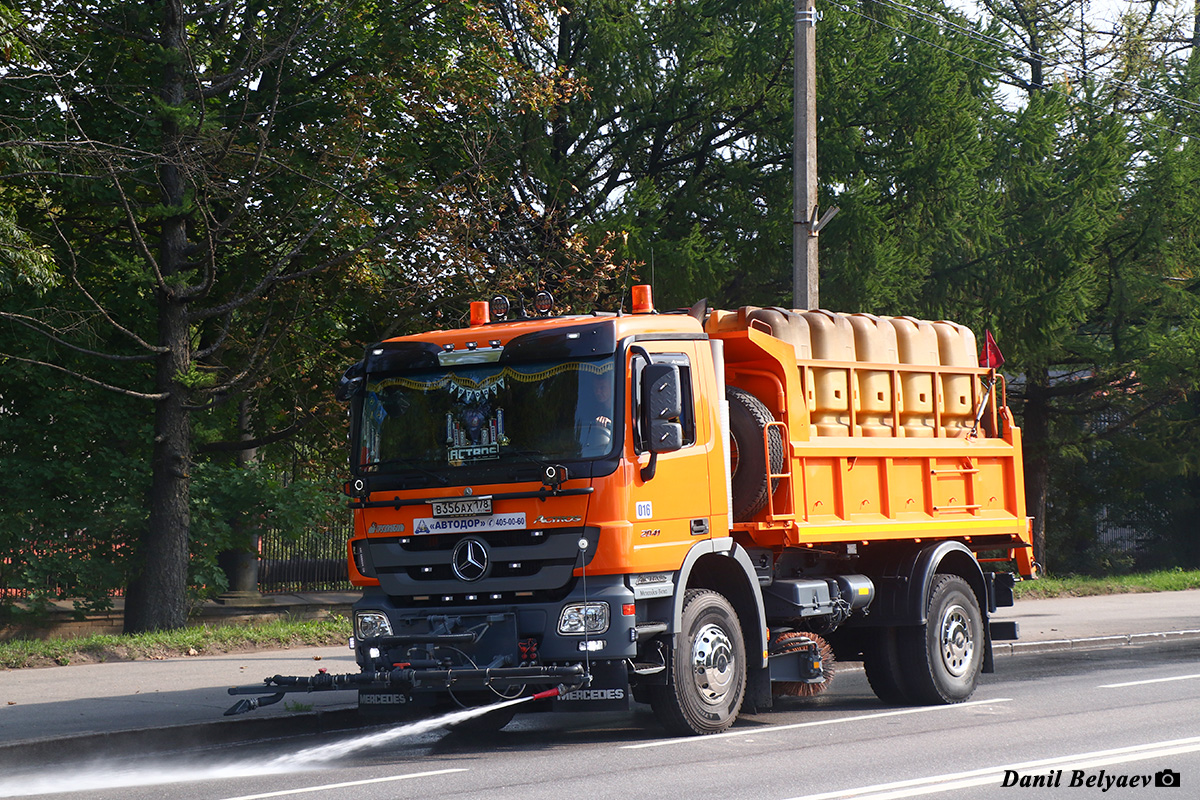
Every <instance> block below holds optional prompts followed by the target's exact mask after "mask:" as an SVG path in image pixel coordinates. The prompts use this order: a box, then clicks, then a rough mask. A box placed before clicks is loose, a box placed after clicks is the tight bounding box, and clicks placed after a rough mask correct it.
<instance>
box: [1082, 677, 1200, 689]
mask: <svg viewBox="0 0 1200 800" xmlns="http://www.w3.org/2000/svg"><path fill="white" fill-rule="evenodd" d="M1197 678H1200V675H1176V676H1175V677H1174V678H1153V679H1150V680H1144V681H1129V682H1128V683H1106V684H1104V685H1102V686H1101V687H1100V688H1101V689H1124V688H1125V687H1126V686H1145V685H1147V684H1150V683H1171V682H1172V681H1194V680H1196V679H1197Z"/></svg>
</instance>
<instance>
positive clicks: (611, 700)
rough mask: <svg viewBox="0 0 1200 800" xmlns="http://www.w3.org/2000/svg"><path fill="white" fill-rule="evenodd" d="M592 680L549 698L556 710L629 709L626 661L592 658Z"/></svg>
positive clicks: (629, 697)
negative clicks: (598, 660)
mask: <svg viewBox="0 0 1200 800" xmlns="http://www.w3.org/2000/svg"><path fill="white" fill-rule="evenodd" d="M590 670H591V675H592V682H591V683H590V684H589V685H588V686H586V687H584V688H580V689H575V690H573V691H569V692H567V693H566V694H564V695H561V696H560V697H558V698H556V699H554V700H552V701H550V702H552V703H553V704H554V705H553V709H554V710H555V711H628V710H629V709H630V708H632V707H633V706H632V702H631V701H632V696H631V693H630V691H629V670H628V668H627V667H626V665H625V662H624V661H601V662H596V661H593V662H592V663H591V665H590Z"/></svg>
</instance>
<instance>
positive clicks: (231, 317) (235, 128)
mask: <svg viewBox="0 0 1200 800" xmlns="http://www.w3.org/2000/svg"><path fill="white" fill-rule="evenodd" d="M489 10H490V9H489V8H487V7H476V6H467V5H463V4H442V5H438V6H427V5H425V4H401V5H394V4H381V3H375V2H371V0H345V2H336V3H327V2H300V3H293V4H286V5H285V6H283V7H279V6H273V5H271V4H268V3H265V2H261V0H238V2H231V3H220V4H204V3H191V2H188V3H185V2H183V0H155V1H153V2H132V1H130V2H118V3H93V2H66V1H65V0H40V1H39V2H31V3H28V4H27V6H26V9H25V11H26V21H27V23H28V24H27V27H26V28H25V29H24V31H23V33H22V35H23V36H24V37H25V39H24V41H27V43H28V48H29V52H30V58H29V60H28V63H26V64H24V65H23V66H20V67H19V68H14V69H12V70H10V71H9V72H7V73H6V74H5V75H4V81H3V85H2V87H0V93H2V94H0V103H2V110H0V118H2V119H3V120H4V123H5V126H6V133H7V135H6V136H5V139H6V140H8V141H9V142H10V145H9V147H8V150H7V152H8V153H9V154H10V159H9V161H8V162H7V163H6V167H7V168H8V170H7V171H8V174H7V175H6V180H5V185H6V186H12V187H14V188H13V189H11V190H6V191H7V192H8V194H7V196H6V198H5V199H6V201H7V202H9V203H11V207H12V208H13V209H14V210H15V213H14V215H13V218H14V220H15V221H16V224H18V225H19V226H20V227H21V228H22V229H23V230H25V231H35V230H36V231H38V232H39V237H40V238H39V239H38V241H37V242H36V245H37V246H38V247H44V246H49V247H51V248H52V249H53V250H54V252H55V257H56V262H57V264H58V265H59V272H60V273H61V274H62V276H63V277H62V284H63V285H62V286H61V287H59V289H57V290H54V291H53V292H51V293H49V294H47V297H46V301H45V303H43V304H40V305H35V304H32V303H30V302H29V296H28V294H27V293H24V294H21V295H20V296H17V295H13V296H11V297H10V298H7V299H5V301H4V306H3V309H2V310H0V318H2V319H4V320H5V321H6V324H7V326H8V331H7V334H8V335H6V337H5V347H4V355H3V357H2V361H0V363H2V365H3V366H2V368H3V369H4V370H5V372H6V374H7V375H15V374H16V371H17V370H22V369H24V368H25V367H27V366H42V367H45V368H49V369H52V370H56V371H58V372H60V373H61V372H68V373H70V375H72V376H73V378H72V380H73V381H82V382H84V383H88V384H90V385H92V386H99V387H103V388H107V389H109V390H112V391H114V392H117V393H120V394H121V395H122V396H124V397H126V398H129V399H133V400H140V401H142V402H143V403H145V404H146V406H145V407H146V408H147V409H151V408H152V409H153V413H152V420H153V421H152V425H151V428H152V433H151V435H150V437H149V438H150V449H151V453H150V469H149V475H150V479H149V480H150V483H149V487H148V491H147V495H146V500H145V507H146V509H147V518H146V523H145V525H144V527H143V529H142V531H141V533H140V536H139V541H138V545H137V551H136V553H137V559H136V561H135V562H134V563H135V564H136V565H137V566H136V568H135V569H134V570H133V572H132V577H131V580H130V583H129V587H128V593H127V600H126V620H125V624H126V628H127V629H128V630H131V631H132V630H146V629H157V628H172V627H177V626H179V625H182V624H183V623H184V622H185V620H186V614H187V602H186V591H185V588H186V586H187V581H188V563H189V554H190V550H191V548H190V547H189V531H190V529H191V525H190V521H191V508H192V502H191V497H190V484H191V477H192V473H193V470H194V464H195V457H196V446H197V441H196V431H197V427H196V415H197V414H210V415H211V414H212V413H213V411H214V410H217V411H218V412H219V410H220V409H221V408H222V407H226V408H228V404H230V403H231V402H232V401H233V400H234V399H236V398H238V397H240V396H242V395H245V394H251V395H258V396H261V398H262V400H263V402H261V403H260V404H258V408H259V409H260V413H261V414H262V415H263V417H262V420H263V421H264V422H269V423H272V426H271V427H268V426H266V425H264V426H263V427H262V428H261V429H260V430H261V433H260V434H259V435H260V436H261V437H262V438H263V439H265V440H268V441H269V440H270V439H271V438H272V437H273V436H274V435H275V434H278V433H282V432H283V431H285V430H287V429H289V427H290V426H291V425H293V424H295V422H296V421H297V418H302V417H305V416H310V415H312V409H313V407H314V405H315V404H312V403H305V404H293V406H292V407H291V408H287V407H286V406H285V405H284V398H287V399H291V400H293V401H294V400H295V399H296V398H297V397H298V396H302V395H310V394H311V393H312V392H313V391H314V390H312V389H311V388H309V387H310V386H311V385H312V381H313V378H312V376H313V375H323V374H326V373H327V372H329V371H331V370H329V369H328V367H329V364H328V358H329V351H330V349H331V348H336V346H337V345H338V344H340V343H342V342H344V341H345V340H346V338H347V333H348V332H349V331H353V330H355V329H356V328H357V327H358V326H360V325H364V324H366V323H365V322H364V320H363V319H361V318H359V319H355V318H354V316H353V315H352V314H345V312H346V309H347V307H348V305H349V303H350V301H349V300H348V299H347V296H348V295H350V294H351V293H353V292H364V293H374V292H377V289H376V288H375V287H376V286H377V285H378V283H379V282H380V281H381V280H383V279H384V278H386V277H391V276H393V275H395V274H396V272H394V271H390V270H387V269H385V268H383V267H381V264H383V262H384V260H385V259H394V258H396V257H397V256H398V255H403V254H412V253H413V252H415V251H418V250H419V249H420V247H419V240H420V232H421V230H422V227H423V225H424V222H425V220H426V219H427V218H428V215H429V213H430V209H429V204H428V201H427V199H426V198H427V197H428V196H430V195H436V194H437V192H438V191H441V190H442V188H441V187H443V186H444V185H445V184H446V183H448V182H451V181H452V180H453V179H454V177H455V176H456V175H457V174H459V173H460V172H461V171H462V170H466V169H470V168H471V166H472V164H471V162H470V160H469V159H467V158H465V157H463V156H462V155H461V152H462V148H461V146H460V145H461V142H462V134H463V132H464V131H465V130H466V129H468V128H469V127H470V124H471V121H472V119H473V118H474V117H475V116H476V115H477V114H478V113H479V111H480V110H481V109H484V108H489V107H490V106H491V105H492V104H494V103H496V102H508V101H511V98H504V97H503V96H502V95H501V94H500V92H499V90H498V88H497V87H498V85H499V83H500V80H501V78H502V76H504V75H505V70H506V69H507V68H506V66H505V62H504V59H503V58H502V53H501V52H500V50H499V48H498V47H497V36H498V35H499V31H498V29H497V28H496V26H495V24H494V23H493V22H492V21H491V20H490V19H489V17H488V12H489ZM513 85H514V86H518V85H519V82H518V81H516V80H515V79H514V80H513ZM17 152H22V153H28V156H27V158H26V160H27V161H35V162H36V163H37V168H36V169H31V168H20V169H13V168H12V166H11V165H12V158H11V154H13V153H17ZM43 198H45V199H44V200H43ZM31 235H32V234H31ZM421 279H422V276H414V277H413V278H412V279H411V280H410V281H408V284H409V285H412V284H415V283H418V282H419V280H421ZM367 326H368V327H369V324H368V325H367ZM289 346H291V347H298V348H300V349H299V351H298V352H297V351H290V352H289V351H288V350H287V348H288V347H289ZM301 378H302V379H306V380H304V382H303V383H301V382H300V381H299V380H297V379H301ZM280 383H283V384H286V385H287V388H283V389H279V388H278V387H279V385H280ZM324 385H325V386H328V385H329V384H328V383H326V384H324ZM60 397H63V399H66V398H65V395H63V394H60ZM297 405H299V407H300V410H299V412H297V411H296V407H297ZM234 406H236V404H234ZM236 418H237V417H236V414H234V413H232V412H229V411H226V412H224V422H223V423H221V422H218V421H217V420H216V419H213V418H208V419H207V421H208V422H209V427H208V429H207V431H205V432H204V436H205V440H202V441H201V442H200V444H201V445H205V446H211V447H218V446H219V445H220V444H221V443H222V442H228V441H241V432H240V431H238V429H237V427H236V426H235V425H234V424H233V421H234V420H236ZM261 443H262V442H260V441H253V440H246V441H244V442H242V443H241V444H239V445H237V446H238V447H242V448H248V447H252V446H255V445H257V444H261Z"/></svg>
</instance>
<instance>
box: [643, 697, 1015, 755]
mask: <svg viewBox="0 0 1200 800" xmlns="http://www.w3.org/2000/svg"><path fill="white" fill-rule="evenodd" d="M1010 702H1012V698H1011V697H1000V698H997V699H995V700H972V701H971V702H969V703H955V704H954V705H948V706H918V707H917V708H902V709H899V710H897V711H880V712H879V713H877V714H860V715H859V716H857V717H838V718H837V719H822V720H816V721H814V722H797V723H795V724H793V725H771V726H768V727H763V728H754V729H753V730H743V729H739V730H736V731H726V732H725V733H714V734H712V735H711V736H686V737H683V738H681V739H660V740H658V741H654V742H641V743H640V744H626V745H622V746H621V748H620V749H622V750H644V749H646V748H649V747H667V746H668V745H673V744H704V743H705V742H712V741H714V740H717V739H731V738H745V737H747V736H759V735H762V734H766V733H775V732H777V731H791V730H796V729H798V728H816V727H820V726H822V725H841V724H843V723H846V722H861V721H863V720H872V719H884V718H885V717H903V716H908V715H909V714H929V713H931V712H937V711H952V710H954V709H957V708H971V707H973V706H983V705H992V704H993V703H1010Z"/></svg>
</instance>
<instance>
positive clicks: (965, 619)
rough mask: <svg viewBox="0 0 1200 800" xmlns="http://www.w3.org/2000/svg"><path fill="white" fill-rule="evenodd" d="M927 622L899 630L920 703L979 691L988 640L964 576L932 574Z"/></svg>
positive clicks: (912, 688)
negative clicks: (986, 640)
mask: <svg viewBox="0 0 1200 800" xmlns="http://www.w3.org/2000/svg"><path fill="white" fill-rule="evenodd" d="M927 620H928V621H927V622H926V623H925V624H924V625H922V626H920V627H916V628H901V629H898V630H897V636H898V637H899V646H900V647H899V650H900V658H901V661H902V663H903V665H904V667H905V670H904V672H905V676H904V677H905V684H906V686H907V688H908V690H909V693H910V695H911V697H912V699H913V700H914V701H915V702H918V703H926V704H932V705H941V704H945V703H961V702H962V701H963V700H966V699H967V698H968V697H970V696H971V695H972V694H974V692H975V687H976V685H977V684H978V683H979V673H980V670H981V669H982V667H983V649H984V647H985V646H986V644H985V640H984V631H983V613H982V612H981V611H980V610H979V601H978V600H976V598H975V593H974V592H973V591H971V587H970V586H969V585H968V584H967V582H966V581H965V580H963V579H962V578H960V577H958V576H957V575H945V574H940V575H937V576H935V577H934V581H933V585H932V586H931V587H930V590H929V606H928V615H927Z"/></svg>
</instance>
